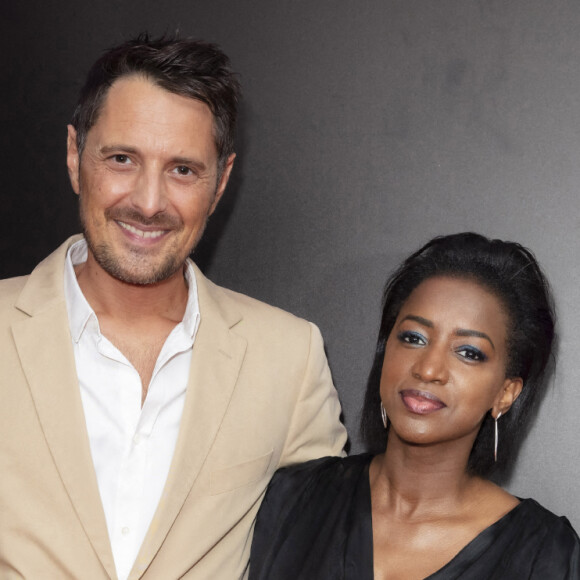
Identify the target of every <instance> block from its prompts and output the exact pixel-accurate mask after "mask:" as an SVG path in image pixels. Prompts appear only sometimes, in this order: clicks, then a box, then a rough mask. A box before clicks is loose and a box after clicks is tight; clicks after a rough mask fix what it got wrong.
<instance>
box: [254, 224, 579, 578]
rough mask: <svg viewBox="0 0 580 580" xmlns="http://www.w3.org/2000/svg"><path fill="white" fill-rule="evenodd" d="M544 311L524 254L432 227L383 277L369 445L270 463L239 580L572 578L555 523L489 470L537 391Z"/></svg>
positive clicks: (503, 458)
mask: <svg viewBox="0 0 580 580" xmlns="http://www.w3.org/2000/svg"><path fill="white" fill-rule="evenodd" d="M553 337H554V316H553V312H552V308H551V300H550V295H549V290H548V285H547V282H546V280H545V278H544V276H543V274H542V272H541V270H540V268H539V266H538V264H537V262H536V260H535V259H534V257H533V255H532V254H531V253H530V252H529V251H528V250H526V249H525V248H523V247H522V246H520V245H519V244H515V243H511V242H503V241H500V240H488V239H487V238H485V237H483V236H480V235H477V234H473V233H464V234H457V235H452V236H446V237H440V238H435V239H434V240H432V241H430V242H429V243H428V244H427V245H425V246H424V247H423V248H421V249H420V250H419V251H418V252H416V253H415V254H413V255H412V256H411V257H410V258H408V259H407V260H406V261H405V262H404V263H403V264H402V265H401V266H400V267H399V269H398V270H397V271H396V272H395V274H394V275H393V276H392V277H391V278H390V280H389V282H388V283H387V287H386V290H385V296H384V308H383V316H382V322H381V327H380V332H379V339H378V345H377V351H376V356H375V361H374V364H373V368H372V370H371V373H370V377H369V381H368V386H367V393H366V397H365V406H364V409H363V418H362V433H363V436H364V438H365V440H366V442H367V444H368V446H369V449H370V450H371V451H372V453H370V454H367V455H359V456H353V457H349V458H345V459H340V458H323V459H319V460H315V461H311V462H309V463H305V464H302V465H297V466H293V467H289V468H285V469H281V470H280V471H279V472H278V473H277V474H276V475H275V476H274V479H273V480H272V482H271V484H270V487H269V489H268V492H267V494H266V497H265V499H264V502H263V504H262V508H261V510H260V513H259V515H258V520H257V523H256V528H255V536H254V543H253V546H252V555H251V559H250V579H251V580H264V579H268V580H286V579H288V580H290V579H292V580H296V579H298V578H301V579H309V580H310V579H313V580H315V579H328V580H331V579H332V580H337V579H342V578H345V579H352V580H365V579H369V580H370V579H372V578H374V579H376V580H381V579H386V578H389V579H391V578H394V579H405V580H408V579H421V578H426V577H428V578H429V579H431V580H436V579H437V580H440V579H445V580H447V579H456V578H457V579H459V578H461V579H470V580H471V579H488V578H497V579H500V578H501V579H502V580H505V579H510V580H514V579H519V578H522V579H523V578H526V579H529V578H533V579H541V580H545V579H548V578H549V579H564V578H569V579H572V578H576V579H578V578H580V541H579V539H578V536H577V535H576V533H575V532H574V530H573V529H572V527H571V526H570V524H569V522H568V520H567V519H566V518H561V517H557V516H556V515H554V514H552V513H551V512H549V511H548V510H546V509H545V508H543V507H541V506H540V505H539V504H538V503H536V502H535V501H534V500H532V499H523V500H520V499H518V498H516V497H514V496H512V495H510V494H509V493H507V492H506V491H504V490H503V489H501V488H500V487H498V486H496V485H495V484H494V483H492V482H491V481H489V479H487V477H488V476H489V475H490V474H491V473H492V472H493V471H494V470H495V469H497V468H499V467H502V466H504V467H505V466H507V465H509V464H510V463H511V462H512V461H513V449H514V447H515V446H516V444H517V440H518V438H519V437H520V436H521V434H522V432H523V430H524V426H525V423H526V419H527V416H528V414H529V412H530V410H531V409H533V407H534V405H535V403H536V402H537V401H538V400H539V399H540V398H541V395H542V392H543V388H544V381H543V378H544V374H545V371H546V367H547V365H548V363H549V362H550V359H551V348H552V341H553Z"/></svg>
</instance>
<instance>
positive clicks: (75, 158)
mask: <svg viewBox="0 0 580 580" xmlns="http://www.w3.org/2000/svg"><path fill="white" fill-rule="evenodd" d="M67 132H68V134H67V139H66V165H67V167H68V177H69V179H70V184H71V185H72V188H73V191H74V192H75V193H76V194H77V195H78V194H79V191H80V186H79V183H80V180H79V169H80V155H79V150H78V147H77V132H76V130H75V128H74V127H73V126H72V125H68V126H67Z"/></svg>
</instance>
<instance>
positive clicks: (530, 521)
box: [250, 455, 580, 580]
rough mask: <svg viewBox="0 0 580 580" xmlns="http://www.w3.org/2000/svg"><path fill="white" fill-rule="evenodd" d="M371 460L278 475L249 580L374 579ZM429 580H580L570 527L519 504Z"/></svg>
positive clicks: (261, 518)
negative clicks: (370, 482)
mask: <svg viewBox="0 0 580 580" xmlns="http://www.w3.org/2000/svg"><path fill="white" fill-rule="evenodd" d="M372 458H373V456H372V455H355V456H352V457H347V458H344V459H340V458H337V457H325V458H322V459H316V460H314V461H309V462H308V463H303V464H301V465H295V466H292V467H287V468H284V469H280V470H279V471H278V472H277V473H276V474H275V475H274V478H273V479H272V481H271V483H270V486H269V488H268V491H267V493H266V497H265V499H264V502H263V504H262V507H261V508H260V512H259V513H258V519H257V522H256V528H255V531H254V541H253V544H252V553H251V556H250V580H298V579H300V580H373V531H372V520H371V494H370V485H369V464H370V462H371V460H372ZM428 578H429V580H451V579H461V580H480V579H481V580H483V579H486V580H487V579H492V578H493V579H497V580H499V579H501V580H506V579H509V580H519V579H524V578H525V579H533V580H560V579H562V580H563V579H574V580H578V579H580V540H579V538H578V536H577V534H576V532H575V531H574V530H573V528H572V526H571V525H570V522H568V520H567V519H566V518H564V517H558V516H556V515H554V514H553V513H552V512H550V511H548V510H547V509H545V508H543V507H542V506H541V505H539V504H538V503H537V502H536V501H534V500H533V499H524V500H522V501H521V502H520V503H519V504H518V505H517V506H516V507H515V508H514V509H512V510H511V511H510V512H509V513H507V514H506V515H505V516H504V517H502V518H501V519H500V520H499V521H497V522H496V523H495V524H493V525H491V526H489V527H488V528H486V529H485V530H483V532H481V533H480V534H479V535H478V536H477V537H476V538H475V539H474V540H472V541H471V542H470V543H469V544H468V545H467V546H465V548H463V550H461V551H460V552H459V553H458V554H457V555H456V556H455V557H454V558H453V560H451V561H450V562H449V563H448V564H446V565H445V566H444V567H443V568H441V569H440V570H438V571H437V572H435V573H434V574H432V575H430V576H429V577H428Z"/></svg>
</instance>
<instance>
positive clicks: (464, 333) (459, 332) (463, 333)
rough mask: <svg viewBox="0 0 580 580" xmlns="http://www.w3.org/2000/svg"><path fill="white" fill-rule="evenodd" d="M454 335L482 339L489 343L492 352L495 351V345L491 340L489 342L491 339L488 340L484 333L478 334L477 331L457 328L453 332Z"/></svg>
mask: <svg viewBox="0 0 580 580" xmlns="http://www.w3.org/2000/svg"><path fill="white" fill-rule="evenodd" d="M455 334H456V335H457V336H476V337H477V338H484V339H485V340H487V341H488V342H489V344H491V347H492V348H493V350H495V344H493V340H491V338H489V336H488V335H487V334H485V332H480V331H479V330H469V329H467V328H458V329H457V330H456V331H455Z"/></svg>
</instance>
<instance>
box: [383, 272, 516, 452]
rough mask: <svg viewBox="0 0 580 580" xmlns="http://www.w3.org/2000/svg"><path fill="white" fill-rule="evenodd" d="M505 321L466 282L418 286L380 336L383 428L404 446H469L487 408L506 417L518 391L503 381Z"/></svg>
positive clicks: (487, 296) (482, 292)
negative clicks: (386, 419)
mask: <svg viewBox="0 0 580 580" xmlns="http://www.w3.org/2000/svg"><path fill="white" fill-rule="evenodd" d="M507 323H508V318H507V314H506V312H505V309H504V307H503V305H502V303H501V302H500V301H499V300H498V299H497V297H496V296H495V295H494V294H492V293H491V292H489V291H488V290H487V289H486V288H484V287H482V286H480V285H479V284H478V283H476V282H474V281H471V280H462V279H456V278H449V277H436V278H430V279H428V280H425V281H424V282H422V283H421V284H420V285H419V286H418V287H417V288H416V289H415V290H414V291H413V292H412V293H411V295H410V296H409V298H408V299H407V301H406V302H405V303H404V304H403V307H402V308H401V311H400V313H399V316H398V317H397V320H396V321H395V325H394V327H393V329H392V331H391V334H390V335H389V337H388V340H387V344H386V348H385V358H384V363H383V370H382V374H381V399H382V401H383V404H384V406H385V409H386V411H387V415H388V417H389V420H390V422H391V428H392V429H394V431H395V432H396V433H397V435H398V436H399V437H400V438H401V439H403V440H405V441H408V442H412V443H417V444H428V443H436V442H445V441H452V440H455V439H466V440H468V441H470V442H471V443H472V442H473V440H474V439H475V437H476V435H477V433H478V431H479V428H480V426H481V423H482V421H483V418H484V416H485V414H486V413H487V411H489V410H490V409H492V414H493V415H494V417H495V416H496V415H497V413H498V412H499V411H501V412H502V413H505V412H507V410H508V409H509V407H510V406H511V404H512V403H513V401H514V400H515V398H516V397H517V396H518V395H519V393H520V391H521V387H522V381H521V379H506V377H505V369H506V364H507Z"/></svg>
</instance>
